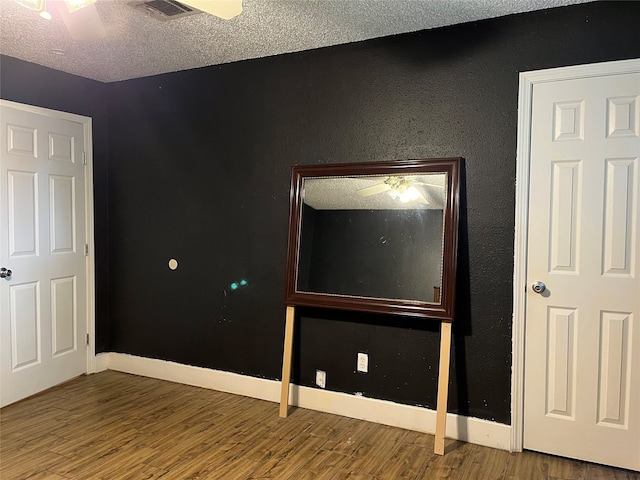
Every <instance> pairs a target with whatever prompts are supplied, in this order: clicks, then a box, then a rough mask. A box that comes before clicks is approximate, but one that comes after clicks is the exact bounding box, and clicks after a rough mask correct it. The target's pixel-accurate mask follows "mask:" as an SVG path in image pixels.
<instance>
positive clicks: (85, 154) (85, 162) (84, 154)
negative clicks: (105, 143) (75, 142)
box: [82, 152, 87, 165]
mask: <svg viewBox="0 0 640 480" xmlns="http://www.w3.org/2000/svg"><path fill="white" fill-rule="evenodd" d="M82 164H83V165H86V164H87V152H82Z"/></svg>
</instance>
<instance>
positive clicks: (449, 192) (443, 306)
mask: <svg viewBox="0 0 640 480" xmlns="http://www.w3.org/2000/svg"><path fill="white" fill-rule="evenodd" d="M461 162H462V159H461V158H439V159H425V160H398V161H389V162H372V163H344V164H326V165H306V166H305V165H296V166H294V167H293V168H292V172H291V192H290V209H289V246H288V254H287V270H286V285H285V303H286V304H287V305H290V306H311V307H326V308H335V309H343V310H357V311H365V312H373V313H391V314H397V315H408V316H413V317H422V318H427V319H435V320H439V321H444V322H452V321H453V319H454V307H455V286H456V269H457V250H458V211H459V200H460V198H459V197H460V168H461ZM434 173H446V174H447V175H446V179H447V181H446V185H445V193H446V196H445V205H444V210H443V222H444V225H443V235H444V238H443V254H442V281H441V284H440V302H426V301H420V300H411V299H403V298H397V299H396V298H378V297H367V296H350V295H342V294H331V293H317V292H308V291H301V290H298V289H297V279H298V275H299V268H298V267H299V265H298V263H299V262H298V259H299V256H300V238H301V228H302V207H303V203H304V198H303V195H304V192H303V186H304V180H305V179H311V178H314V179H315V178H335V177H367V176H376V177H381V176H411V175H422V174H434Z"/></svg>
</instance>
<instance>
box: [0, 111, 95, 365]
mask: <svg viewBox="0 0 640 480" xmlns="http://www.w3.org/2000/svg"><path fill="white" fill-rule="evenodd" d="M0 106H5V107H11V108H15V109H16V110H22V111H24V112H29V113H35V114H38V115H44V116H47V117H49V118H54V119H60V120H67V121H71V122H75V123H79V124H81V125H82V127H83V151H84V152H85V156H86V165H85V175H84V201H85V208H84V211H85V242H86V243H87V245H89V254H88V255H87V256H86V261H85V278H86V292H87V304H86V312H85V314H86V322H87V334H88V335H89V344H88V345H87V355H86V370H85V373H95V372H96V369H97V367H96V346H95V323H96V322H95V297H96V295H95V237H94V219H93V136H92V119H91V117H85V116H82V115H76V114H75V113H68V112H62V111H59V110H52V109H49V108H44V107H37V106H34V105H27V104H24V103H17V102H12V101H9V100H3V99H0Z"/></svg>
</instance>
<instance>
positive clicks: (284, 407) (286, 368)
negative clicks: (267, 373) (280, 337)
mask: <svg viewBox="0 0 640 480" xmlns="http://www.w3.org/2000/svg"><path fill="white" fill-rule="evenodd" d="M294 316H295V307H291V306H288V307H287V318H286V323H285V327H284V354H283V355H282V390H281V392H280V416H281V417H282V418H286V417H287V414H288V413H289V383H290V382H291V351H292V350H293V323H294Z"/></svg>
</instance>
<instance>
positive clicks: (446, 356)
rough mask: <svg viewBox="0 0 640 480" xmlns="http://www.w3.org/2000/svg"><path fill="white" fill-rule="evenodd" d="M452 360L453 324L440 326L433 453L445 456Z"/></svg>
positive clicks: (447, 323)
mask: <svg viewBox="0 0 640 480" xmlns="http://www.w3.org/2000/svg"><path fill="white" fill-rule="evenodd" d="M450 359H451V323H450V322H442V323H441V326H440V367H439V369H438V403H437V404H436V439H435V443H434V446H433V452H434V453H435V454H436V455H444V432H445V430H446V426H447V399H448V398H449V361H450Z"/></svg>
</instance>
